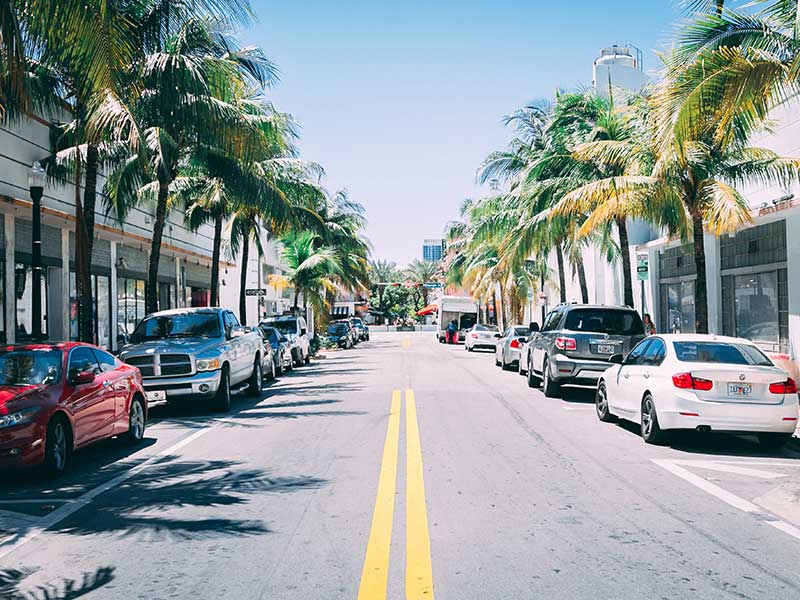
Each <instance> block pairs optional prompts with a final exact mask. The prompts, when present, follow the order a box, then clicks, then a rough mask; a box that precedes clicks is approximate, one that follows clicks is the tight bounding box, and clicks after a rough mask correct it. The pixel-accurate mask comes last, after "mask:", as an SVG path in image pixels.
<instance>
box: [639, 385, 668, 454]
mask: <svg viewBox="0 0 800 600" xmlns="http://www.w3.org/2000/svg"><path fill="white" fill-rule="evenodd" d="M666 437H667V435H666V433H665V432H664V431H662V430H661V427H660V426H659V425H658V415H657V414H656V403H655V402H654V401H653V396H651V395H650V394H649V393H648V394H646V395H645V397H644V399H643V400H642V439H643V440H644V441H645V442H647V443H648V444H663V443H664V441H665V439H666Z"/></svg>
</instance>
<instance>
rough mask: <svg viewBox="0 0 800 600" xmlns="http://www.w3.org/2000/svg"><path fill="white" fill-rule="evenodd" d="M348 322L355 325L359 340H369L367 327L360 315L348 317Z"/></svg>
mask: <svg viewBox="0 0 800 600" xmlns="http://www.w3.org/2000/svg"><path fill="white" fill-rule="evenodd" d="M350 323H351V325H352V326H353V327H355V329H356V332H357V333H358V339H359V340H361V341H365V342H366V341H369V327H368V326H367V324H366V323H364V321H363V320H362V319H361V317H350Z"/></svg>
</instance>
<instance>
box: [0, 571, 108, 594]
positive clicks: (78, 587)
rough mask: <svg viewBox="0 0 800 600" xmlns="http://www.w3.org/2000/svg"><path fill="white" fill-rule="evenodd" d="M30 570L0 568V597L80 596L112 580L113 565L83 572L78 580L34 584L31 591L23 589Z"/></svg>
mask: <svg viewBox="0 0 800 600" xmlns="http://www.w3.org/2000/svg"><path fill="white" fill-rule="evenodd" d="M32 573H33V571H32V570H24V571H23V570H17V569H8V570H0V598H6V599H8V600H73V599H74V598H80V597H82V596H85V595H87V594H89V593H91V592H94V591H96V590H98V589H100V588H101V587H103V586H105V585H108V584H109V583H111V581H113V580H114V567H100V568H99V569H97V570H96V571H94V572H85V573H84V574H83V577H82V579H81V580H80V581H77V580H75V579H66V578H65V579H63V580H62V581H61V582H60V583H57V584H56V583H46V584H39V583H37V584H36V585H35V588H34V590H33V591H28V590H24V589H23V588H24V587H25V586H24V582H25V579H26V578H27V577H28V576H29V575H31V574H32Z"/></svg>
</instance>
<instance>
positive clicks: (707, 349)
mask: <svg viewBox="0 0 800 600" xmlns="http://www.w3.org/2000/svg"><path fill="white" fill-rule="evenodd" d="M672 345H673V347H674V348H675V354H676V355H677V357H678V360H680V361H682V362H702V363H722V364H726V365H758V366H761V367H771V366H773V363H772V361H771V360H770V359H769V358H767V356H766V354H764V353H763V352H761V350H759V349H758V348H756V347H755V346H749V345H747V344H734V343H730V342H673V343H672Z"/></svg>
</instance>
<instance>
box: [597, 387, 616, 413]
mask: <svg viewBox="0 0 800 600" xmlns="http://www.w3.org/2000/svg"><path fill="white" fill-rule="evenodd" d="M594 406H595V408H596V409H597V418H598V419H600V420H601V421H602V422H603V423H613V422H614V421H616V420H617V417H616V416H615V415H613V414H611V410H610V409H609V407H608V394H607V393H606V384H605V383H604V382H602V381H601V382H600V383H599V384H598V386H597V392H596V393H595V395H594Z"/></svg>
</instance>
